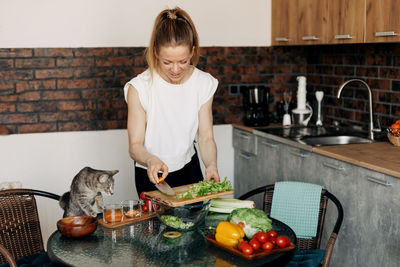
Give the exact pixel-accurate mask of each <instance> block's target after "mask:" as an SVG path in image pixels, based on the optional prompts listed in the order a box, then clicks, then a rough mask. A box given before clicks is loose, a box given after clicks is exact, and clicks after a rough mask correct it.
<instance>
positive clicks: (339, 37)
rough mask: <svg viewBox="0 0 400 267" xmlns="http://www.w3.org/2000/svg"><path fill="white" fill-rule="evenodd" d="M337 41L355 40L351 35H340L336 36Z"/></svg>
mask: <svg viewBox="0 0 400 267" xmlns="http://www.w3.org/2000/svg"><path fill="white" fill-rule="evenodd" d="M335 39H336V40H348V39H353V36H351V35H350V34H338V35H335Z"/></svg>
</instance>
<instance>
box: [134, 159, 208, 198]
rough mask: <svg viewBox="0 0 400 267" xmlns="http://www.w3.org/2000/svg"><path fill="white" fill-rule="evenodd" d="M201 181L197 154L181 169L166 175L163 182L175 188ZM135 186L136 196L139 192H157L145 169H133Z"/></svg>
mask: <svg viewBox="0 0 400 267" xmlns="http://www.w3.org/2000/svg"><path fill="white" fill-rule="evenodd" d="M202 180H203V174H202V172H201V168H200V162H199V157H198V156H197V152H196V153H195V154H194V155H193V157H192V159H191V160H190V162H189V163H187V164H186V165H185V166H184V167H183V168H182V169H180V170H177V171H174V172H170V173H168V176H167V178H166V179H165V181H166V182H167V183H168V184H169V186H171V187H176V186H180V185H186V184H194V183H197V182H200V181H202ZM135 184H136V191H137V193H138V195H140V193H141V192H143V191H144V192H148V191H153V190H157V188H156V187H155V186H154V184H153V183H152V182H150V180H149V177H148V176H147V169H143V168H140V167H135Z"/></svg>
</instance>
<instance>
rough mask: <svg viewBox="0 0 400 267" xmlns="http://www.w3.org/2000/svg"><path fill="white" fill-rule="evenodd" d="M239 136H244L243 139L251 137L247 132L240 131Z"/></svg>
mask: <svg viewBox="0 0 400 267" xmlns="http://www.w3.org/2000/svg"><path fill="white" fill-rule="evenodd" d="M239 137H240V138H243V139H249V138H250V135H248V134H245V133H239Z"/></svg>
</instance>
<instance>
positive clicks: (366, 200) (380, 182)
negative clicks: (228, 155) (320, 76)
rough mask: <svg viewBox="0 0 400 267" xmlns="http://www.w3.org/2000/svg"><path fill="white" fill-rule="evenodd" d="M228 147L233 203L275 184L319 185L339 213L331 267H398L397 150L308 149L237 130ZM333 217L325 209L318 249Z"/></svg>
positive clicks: (377, 145) (380, 145) (382, 146)
mask: <svg viewBox="0 0 400 267" xmlns="http://www.w3.org/2000/svg"><path fill="white" fill-rule="evenodd" d="M272 127H273V126H272ZM233 147H234V151H235V156H234V157H235V164H234V165H235V167H234V168H235V170H234V171H235V182H234V185H235V197H238V196H240V195H241V194H243V193H245V192H247V191H250V190H251V189H253V188H256V187H259V186H262V185H266V184H272V183H275V182H277V181H288V180H291V181H303V182H309V183H315V184H320V185H322V186H324V187H325V188H326V189H327V190H329V191H330V192H331V193H333V194H334V195H335V196H336V197H337V198H338V199H339V200H340V202H341V203H342V205H343V208H344V221H343V225H342V228H341V230H340V232H339V235H338V239H337V242H336V245H335V248H334V251H333V255H332V260H331V266H371V267H372V266H373V267H375V266H398V263H399V262H400V254H399V253H398V251H400V241H399V239H398V238H397V237H398V236H399V235H400V231H399V229H400V179H399V178H400V164H399V163H400V161H399V155H400V148H398V147H395V146H393V145H392V144H390V143H389V142H374V143H371V144H351V145H339V146H323V147H312V146H309V145H304V144H301V143H299V142H297V141H294V140H290V139H287V138H283V137H281V136H277V135H271V134H268V133H265V132H263V131H261V130H260V128H251V127H246V126H243V125H239V124H235V125H233ZM254 200H255V201H256V202H257V203H258V204H259V203H260V201H261V199H254ZM333 212H335V211H334V210H332V209H329V208H328V212H327V215H326V223H325V228H324V232H323V240H322V244H323V245H324V244H326V241H327V238H328V236H329V235H328V234H329V233H330V231H331V230H332V228H333V223H334V220H333V218H335V217H336V214H333ZM372 251H373V252H372Z"/></svg>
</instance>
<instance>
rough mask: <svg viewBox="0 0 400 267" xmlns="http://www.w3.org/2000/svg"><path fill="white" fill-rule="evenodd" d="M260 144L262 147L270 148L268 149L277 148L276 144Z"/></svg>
mask: <svg viewBox="0 0 400 267" xmlns="http://www.w3.org/2000/svg"><path fill="white" fill-rule="evenodd" d="M261 144H263V145H264V146H267V147H270V148H276V147H277V146H278V145H276V144H271V143H268V142H265V141H263V142H261Z"/></svg>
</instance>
